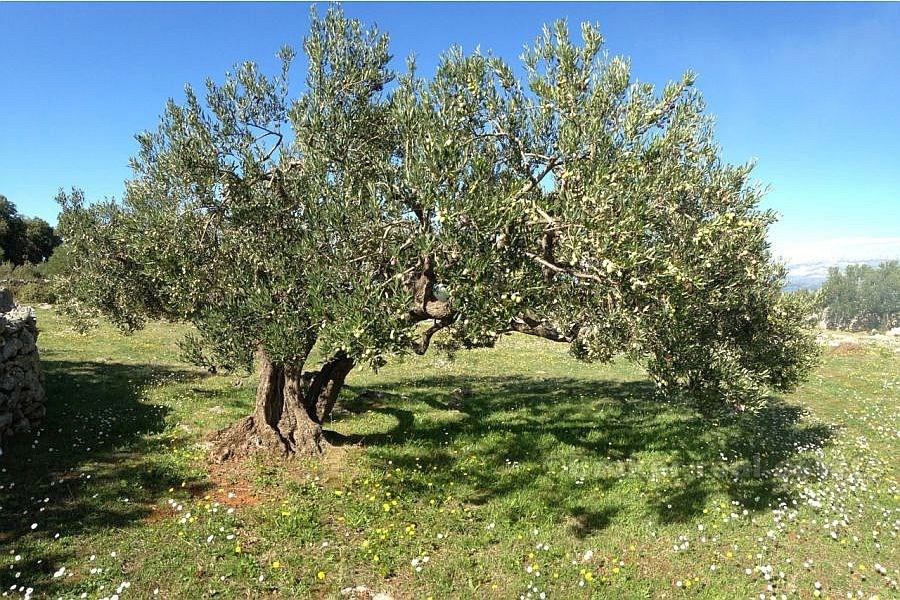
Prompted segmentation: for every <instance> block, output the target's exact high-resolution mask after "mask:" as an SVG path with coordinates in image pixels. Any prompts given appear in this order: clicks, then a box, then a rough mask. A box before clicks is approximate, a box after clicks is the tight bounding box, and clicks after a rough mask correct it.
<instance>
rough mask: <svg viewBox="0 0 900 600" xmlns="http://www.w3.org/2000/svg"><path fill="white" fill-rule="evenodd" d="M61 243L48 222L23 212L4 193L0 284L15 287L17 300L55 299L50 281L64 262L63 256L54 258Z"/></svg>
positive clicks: (0, 197) (0, 199)
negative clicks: (20, 212) (25, 214)
mask: <svg viewBox="0 0 900 600" xmlns="http://www.w3.org/2000/svg"><path fill="white" fill-rule="evenodd" d="M61 243H62V238H60V236H59V235H57V233H56V231H55V230H54V228H53V227H52V226H51V225H50V224H49V223H47V221H45V220H43V219H41V218H38V217H26V216H24V215H21V214H19V211H18V210H17V209H16V205H15V204H13V203H12V202H10V200H9V199H8V198H7V197H6V196H4V195H2V194H0V285H2V286H6V287H9V288H11V289H12V290H13V296H14V298H15V299H16V300H17V301H23V302H52V301H53V295H52V293H51V291H50V286H49V285H48V282H47V280H48V279H49V278H50V276H51V275H52V274H53V273H54V272H57V271H58V270H59V269H60V268H61V266H62V263H63V262H64V259H63V257H62V256H60V257H57V258H55V259H53V257H54V256H55V255H54V251H55V250H56V249H57V247H58V246H59V245H60V244H61ZM57 254H60V253H57Z"/></svg>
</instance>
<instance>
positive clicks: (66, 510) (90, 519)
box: [0, 360, 203, 594]
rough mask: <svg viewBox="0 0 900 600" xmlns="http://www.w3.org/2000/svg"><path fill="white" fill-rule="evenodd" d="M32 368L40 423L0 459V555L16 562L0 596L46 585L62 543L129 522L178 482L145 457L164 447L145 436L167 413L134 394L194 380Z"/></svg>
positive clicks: (159, 372)
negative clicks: (43, 407)
mask: <svg viewBox="0 0 900 600" xmlns="http://www.w3.org/2000/svg"><path fill="white" fill-rule="evenodd" d="M41 366H42V368H43V371H44V378H45V389H46V393H47V416H46V418H45V420H44V422H43V424H42V425H41V427H40V430H39V431H38V432H36V433H35V434H21V435H18V436H14V437H12V438H10V440H9V441H8V443H7V444H5V448H4V454H3V456H0V486H2V487H0V507H2V509H0V551H2V553H3V554H7V553H8V552H9V550H10V549H15V550H16V552H21V553H22V554H23V555H24V559H23V560H22V561H21V562H18V563H17V564H16V566H15V570H16V571H18V572H20V573H21V575H20V576H19V577H17V578H15V579H13V573H12V571H11V570H7V569H3V571H2V574H0V586H5V587H3V589H9V586H10V585H11V584H13V583H17V584H21V583H23V582H29V581H31V582H37V581H41V580H46V579H47V578H48V576H49V574H50V573H51V572H52V570H53V569H54V568H55V567H56V566H58V565H59V564H62V563H63V562H64V561H65V560H67V559H70V558H71V557H72V556H73V552H74V548H72V547H71V546H70V545H68V544H67V543H66V539H67V538H69V537H70V536H75V535H79V534H84V533H91V532H95V531H101V530H111V529H112V530H115V529H121V528H125V527H129V526H131V525H134V524H136V523H137V522H139V521H141V520H142V519H145V518H147V517H148V516H149V515H150V513H151V506H152V505H153V504H156V503H158V502H159V499H160V497H161V496H162V495H163V494H164V493H166V492H167V490H168V489H169V488H171V487H175V486H180V485H181V484H182V482H185V479H184V473H183V472H180V471H179V470H178V469H177V468H174V467H172V466H171V465H167V464H165V463H154V462H148V461H147V460H146V455H147V454H148V453H150V452H152V451H153V450H154V449H156V448H157V447H158V446H159V445H160V444H163V443H164V442H163V441H162V440H160V439H159V438H156V439H153V437H152V436H154V435H155V434H159V433H161V432H163V431H164V430H165V428H166V422H165V419H166V415H167V414H168V412H169V409H168V407H165V406H160V405H153V404H150V403H148V402H146V401H142V391H143V390H144V389H145V388H146V387H148V386H153V385H159V384H162V383H164V382H165V383H168V382H175V381H179V382H184V381H191V380H193V379H196V378H199V377H202V374H200V373H198V372H193V371H188V370H178V369H171V368H164V367H158V366H151V365H131V364H120V363H107V362H73V361H62V360H42V361H41ZM187 483H188V484H189V485H195V486H203V483H202V482H199V481H198V482H194V481H189V482H187ZM32 523H35V524H37V527H36V528H35V529H32V527H31V524H32ZM57 533H58V534H59V537H60V539H59V540H58V541H57V540H55V538H54V536H55V534H57ZM29 549H30V550H32V551H31V552H29ZM35 556H38V557H39V560H36V559H35V558H34V557H35ZM32 585H33V584H32ZM50 587H52V584H51V585H50ZM50 591H51V590H50V589H49V588H48V589H40V593H42V594H43V593H50Z"/></svg>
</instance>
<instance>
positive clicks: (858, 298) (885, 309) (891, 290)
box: [819, 260, 900, 331]
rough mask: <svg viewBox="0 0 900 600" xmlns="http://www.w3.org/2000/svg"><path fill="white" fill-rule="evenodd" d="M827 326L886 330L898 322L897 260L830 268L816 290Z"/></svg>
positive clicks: (899, 278)
mask: <svg viewBox="0 0 900 600" xmlns="http://www.w3.org/2000/svg"><path fill="white" fill-rule="evenodd" d="M819 294H820V301H821V305H822V307H823V308H824V321H825V325H826V326H827V327H828V328H829V329H849V330H853V331H860V330H866V329H888V328H891V327H897V326H898V325H900V261H896V260H892V261H888V262H884V263H881V264H880V265H879V266H878V267H877V268H876V267H871V266H869V265H848V266H847V268H846V269H844V270H843V271H842V270H841V269H839V268H837V267H833V268H831V269H829V271H828V279H827V280H826V281H825V283H824V284H823V286H822V289H821V290H820V292H819Z"/></svg>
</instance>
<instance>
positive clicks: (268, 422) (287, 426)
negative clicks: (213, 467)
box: [212, 350, 353, 461]
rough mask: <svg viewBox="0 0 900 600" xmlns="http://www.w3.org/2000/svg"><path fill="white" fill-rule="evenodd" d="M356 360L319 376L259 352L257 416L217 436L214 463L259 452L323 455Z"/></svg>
mask: <svg viewBox="0 0 900 600" xmlns="http://www.w3.org/2000/svg"><path fill="white" fill-rule="evenodd" d="M352 368H353V361H352V360H351V359H350V358H348V357H347V356H345V355H343V354H338V355H335V356H334V357H332V358H331V359H330V360H328V361H327V362H326V363H325V365H324V366H323V367H322V369H321V370H319V371H309V372H306V373H303V372H302V371H301V368H300V367H296V366H294V365H287V364H281V363H275V362H272V361H271V360H269V357H268V356H267V355H266V353H265V352H264V351H263V350H260V352H259V386H258V387H257V389H256V405H255V407H254V409H253V413H252V414H251V415H249V416H248V417H245V418H244V419H242V420H241V421H240V422H238V423H236V424H234V425H232V426H231V427H228V428H226V429H223V430H222V431H219V432H218V433H216V434H215V435H214V436H213V444H214V448H213V452H212V457H213V459H214V460H217V461H223V460H228V459H229V458H239V457H243V456H247V455H249V454H252V453H255V452H264V453H267V454H275V455H279V456H283V457H287V456H293V455H302V456H310V455H318V454H321V453H322V452H324V451H325V449H326V447H327V445H328V444H327V442H326V441H325V439H324V437H323V435H322V422H323V421H325V420H326V419H327V418H328V416H329V415H330V414H331V410H332V409H333V408H334V404H335V402H336V401H337V397H338V395H339V394H340V391H341V388H342V387H343V385H344V379H345V378H346V377H347V374H348V373H349V372H350V370H351V369H352Z"/></svg>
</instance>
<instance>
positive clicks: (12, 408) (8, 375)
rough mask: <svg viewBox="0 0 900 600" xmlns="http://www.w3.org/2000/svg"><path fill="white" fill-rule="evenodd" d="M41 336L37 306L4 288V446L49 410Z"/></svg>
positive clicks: (0, 432)
mask: <svg viewBox="0 0 900 600" xmlns="http://www.w3.org/2000/svg"><path fill="white" fill-rule="evenodd" d="M37 337H38V331H37V320H36V318H35V314H34V309H32V308H30V307H28V306H16V305H15V304H14V303H13V298H12V293H11V292H10V291H9V290H7V289H5V288H0V446H2V444H3V442H4V440H5V439H6V438H7V437H8V436H10V435H12V434H13V433H17V432H20V431H29V430H31V429H34V428H35V427H36V426H37V425H38V424H39V423H40V421H41V419H43V417H44V414H45V413H46V408H45V402H46V397H45V396H44V380H43V376H42V375H41V365H40V362H39V360H38V350H37Z"/></svg>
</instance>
